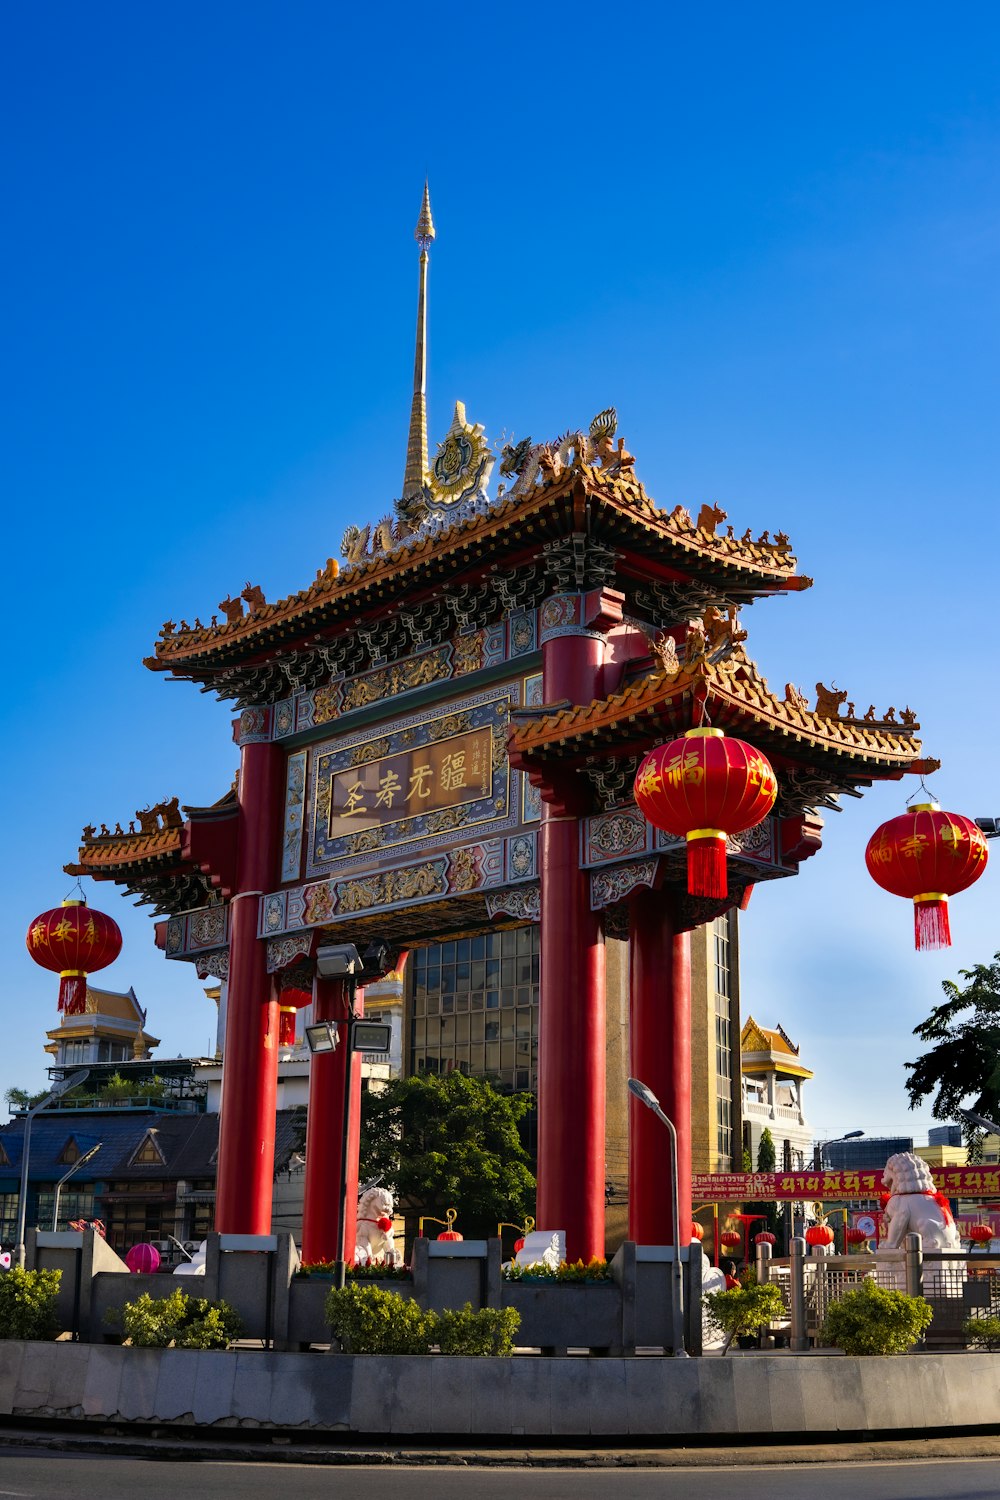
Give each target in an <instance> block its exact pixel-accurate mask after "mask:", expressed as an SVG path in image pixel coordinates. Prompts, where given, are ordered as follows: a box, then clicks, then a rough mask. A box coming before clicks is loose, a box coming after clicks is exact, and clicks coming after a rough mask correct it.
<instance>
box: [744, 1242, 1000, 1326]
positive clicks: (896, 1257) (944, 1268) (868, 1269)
mask: <svg viewBox="0 0 1000 1500" xmlns="http://www.w3.org/2000/svg"><path fill="white" fill-rule="evenodd" d="M805 1248H806V1247H805V1242H804V1241H803V1240H801V1239H794V1240H793V1241H792V1246H791V1249H792V1253H791V1255H790V1256H787V1257H782V1258H780V1259H779V1258H772V1256H771V1253H770V1246H769V1245H759V1246H758V1247H757V1252H758V1253H757V1276H758V1280H760V1281H770V1282H772V1283H773V1284H774V1285H775V1286H777V1287H778V1289H779V1291H780V1292H781V1300H782V1302H783V1303H784V1316H783V1317H781V1318H778V1319H776V1320H775V1321H774V1322H773V1323H772V1325H771V1331H772V1333H777V1334H781V1335H787V1336H788V1339H789V1343H790V1345H791V1347H792V1349H797V1350H800V1351H801V1350H805V1349H808V1348H809V1347H810V1346H811V1345H813V1344H815V1343H817V1342H818V1341H819V1333H820V1329H821V1327H822V1325H823V1320H824V1319H825V1317H826V1314H827V1311H828V1309H829V1307H830V1305H831V1304H832V1303H834V1302H837V1301H839V1300H840V1298H841V1297H843V1296H844V1295H845V1294H846V1293H847V1292H850V1291H854V1290H856V1288H858V1287H859V1286H861V1285H862V1283H863V1282H865V1281H875V1282H876V1283H877V1284H878V1285H879V1286H884V1287H887V1288H888V1289H889V1290H891V1291H900V1292H909V1293H910V1295H911V1296H923V1297H926V1298H927V1300H928V1302H930V1304H931V1307H932V1309H933V1311H934V1320H933V1322H932V1323H931V1325H930V1328H929V1330H928V1332H927V1335H926V1338H925V1340H924V1343H923V1347H925V1348H935V1349H941V1348H964V1347H965V1345H966V1336H965V1334H964V1333H963V1331H962V1327H963V1324H964V1323H965V1322H966V1321H967V1320H968V1319H969V1318H988V1317H1000V1258H998V1257H990V1256H987V1255H983V1254H982V1253H981V1252H974V1253H945V1252H938V1251H929V1252H928V1253H927V1254H926V1255H924V1254H923V1253H922V1250H921V1244H920V1236H919V1235H908V1236H907V1241H906V1248H905V1249H903V1250H880V1251H878V1252H877V1253H876V1254H874V1255H824V1254H818V1255H806V1254H805Z"/></svg>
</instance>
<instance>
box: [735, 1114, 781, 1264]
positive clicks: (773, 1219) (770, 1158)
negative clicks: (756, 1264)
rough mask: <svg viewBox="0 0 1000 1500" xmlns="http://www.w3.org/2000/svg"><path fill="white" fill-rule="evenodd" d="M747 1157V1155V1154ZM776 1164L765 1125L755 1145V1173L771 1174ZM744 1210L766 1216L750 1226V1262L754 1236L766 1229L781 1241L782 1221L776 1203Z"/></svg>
mask: <svg viewBox="0 0 1000 1500" xmlns="http://www.w3.org/2000/svg"><path fill="white" fill-rule="evenodd" d="M747 1155H749V1152H748V1153H747ZM777 1162H778V1153H777V1151H776V1149H775V1145H774V1136H773V1135H772V1134H771V1131H770V1129H769V1127H768V1126H767V1125H765V1126H764V1129H763V1130H762V1131H761V1133H760V1140H759V1141H758V1143H757V1171H758V1172H773V1171H774V1169H775V1167H776V1166H777ZM744 1208H745V1210H746V1212H747V1213H748V1214H764V1215H765V1216H766V1217H765V1219H764V1220H763V1221H762V1222H759V1223H757V1224H751V1225H750V1259H751V1262H752V1261H753V1257H754V1242H753V1239H754V1235H755V1234H760V1233H761V1231H762V1230H765V1229H768V1230H770V1232H771V1233H772V1234H774V1235H777V1236H778V1237H779V1239H782V1238H783V1236H782V1229H783V1226H784V1220H783V1218H782V1214H781V1209H780V1208H779V1207H778V1205H777V1204H776V1203H748V1204H744ZM775 1253H777V1251H776V1252H775Z"/></svg>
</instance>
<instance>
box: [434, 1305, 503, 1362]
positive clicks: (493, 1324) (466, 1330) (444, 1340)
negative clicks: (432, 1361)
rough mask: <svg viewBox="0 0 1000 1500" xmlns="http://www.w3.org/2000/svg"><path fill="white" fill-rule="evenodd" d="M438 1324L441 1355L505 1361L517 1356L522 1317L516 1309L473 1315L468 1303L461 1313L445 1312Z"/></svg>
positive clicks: (489, 1310) (493, 1308) (485, 1308)
mask: <svg viewBox="0 0 1000 1500" xmlns="http://www.w3.org/2000/svg"><path fill="white" fill-rule="evenodd" d="M437 1323H438V1327H437V1343H438V1348H439V1349H440V1350H441V1353H442V1354H485V1355H492V1356H494V1357H496V1356H501V1357H506V1356H507V1355H510V1354H513V1353H514V1335H515V1333H516V1332H517V1330H518V1329H519V1328H520V1326H521V1314H520V1313H519V1312H518V1310H517V1308H516V1307H484V1308H482V1309H481V1310H480V1311H479V1312H473V1311H472V1305H471V1303H468V1302H467V1303H466V1304H465V1306H464V1307H463V1308H462V1310H461V1312H452V1311H449V1312H443V1313H442V1314H441V1315H440V1317H439V1318H438V1320H437Z"/></svg>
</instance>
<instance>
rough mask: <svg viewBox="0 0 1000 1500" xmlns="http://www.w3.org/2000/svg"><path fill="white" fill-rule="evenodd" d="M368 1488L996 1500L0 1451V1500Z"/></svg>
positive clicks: (945, 1464) (233, 1495)
mask: <svg viewBox="0 0 1000 1500" xmlns="http://www.w3.org/2000/svg"><path fill="white" fill-rule="evenodd" d="M373 1486H374V1487H376V1488H377V1489H379V1490H380V1491H382V1492H385V1491H386V1490H388V1489H392V1490H395V1491H396V1492H397V1493H399V1494H401V1495H403V1494H405V1495H406V1497H407V1500H508V1497H516V1500H733V1497H734V1496H738V1497H739V1500H765V1497H766V1500H803V1497H804V1496H808V1497H809V1500H844V1496H845V1495H849V1496H850V1497H851V1500H996V1497H997V1496H998V1495H1000V1460H997V1459H994V1458H983V1459H975V1458H973V1459H963V1460H958V1461H956V1460H954V1459H941V1460H931V1461H928V1462H914V1463H879V1462H874V1463H873V1462H868V1463H865V1464H861V1465H848V1464H839V1463H833V1464H823V1465H819V1464H810V1465H808V1466H806V1465H793V1466H787V1467H786V1466H781V1467H770V1466H768V1467H767V1468H760V1469H740V1470H736V1469H724V1468H712V1469H698V1468H693V1469H683V1470H659V1471H653V1470H648V1469H646V1470H635V1469H631V1470H621V1469H614V1470H601V1471H594V1470H581V1469H560V1470H538V1469H504V1470H497V1469H475V1468H460V1469H455V1468H422V1467H421V1468H413V1469H404V1468H396V1467H393V1468H391V1469H385V1468H378V1469H375V1470H372V1469H371V1468H365V1469H363V1470H362V1469H358V1468H353V1467H352V1468H346V1467H345V1468H316V1467H313V1466H310V1465H305V1464H302V1465H299V1464H290V1463H282V1464H267V1463H255V1464H242V1463H214V1462H206V1463H193V1462H191V1461H190V1460H188V1461H187V1462H185V1461H184V1459H183V1456H181V1458H180V1461H178V1462H176V1463H170V1462H163V1461H162V1460H142V1459H131V1458H112V1459H108V1458H103V1457H91V1456H89V1455H86V1454H58V1455H56V1454H51V1453H32V1452H26V1451H23V1450H15V1449H9V1448H8V1449H4V1450H2V1451H0V1500H94V1497H95V1495H107V1494H116V1493H120V1494H126V1495H128V1494H131V1495H137V1496H141V1497H142V1500H183V1497H186V1496H191V1495H194V1496H196V1497H197V1500H274V1496H275V1495H276V1494H277V1493H279V1492H284V1493H285V1494H287V1495H292V1496H294V1500H341V1497H343V1500H352V1497H355V1496H356V1495H357V1494H358V1493H359V1492H363V1491H364V1490H370V1489H371V1488H372V1487H373Z"/></svg>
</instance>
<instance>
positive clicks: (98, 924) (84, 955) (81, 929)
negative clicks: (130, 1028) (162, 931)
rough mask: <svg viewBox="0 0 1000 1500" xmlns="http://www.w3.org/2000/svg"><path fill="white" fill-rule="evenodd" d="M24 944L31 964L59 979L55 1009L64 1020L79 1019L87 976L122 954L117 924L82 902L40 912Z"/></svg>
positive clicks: (83, 1002)
mask: <svg viewBox="0 0 1000 1500" xmlns="http://www.w3.org/2000/svg"><path fill="white" fill-rule="evenodd" d="M25 941H26V942H27V945H28V952H29V953H30V955H31V957H32V958H33V959H34V960H35V963H36V964H38V965H39V967H40V968H43V969H50V970H51V971H52V972H53V973H54V974H58V975H59V1009H60V1010H61V1011H64V1012H65V1014H66V1015H67V1016H82V1015H83V1013H84V1010H85V1009H86V1004H87V975H88V974H96V973H97V971H98V970H99V969H106V968H107V966H108V964H113V963H114V961H115V959H116V958H117V957H118V955H119V953H120V952H121V951H122V935H121V932H120V931H119V928H118V923H117V922H115V921H114V920H113V918H111V917H108V916H105V914H104V912H102V911H93V910H92V909H91V908H90V907H89V906H88V905H87V903H86V901H84V900H82V899H81V900H79V901H64V902H63V903H62V906H56V907H54V908H53V909H52V910H51V911H43V912H42V914H41V916H40V917H36V918H35V920H34V921H33V922H32V923H31V926H30V927H29V928H28V935H27V938H26V939H25Z"/></svg>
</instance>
